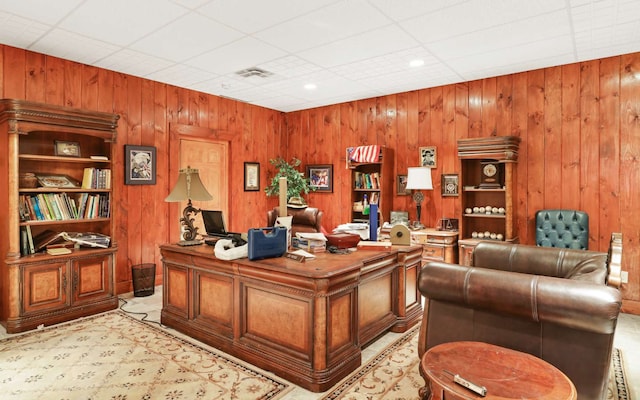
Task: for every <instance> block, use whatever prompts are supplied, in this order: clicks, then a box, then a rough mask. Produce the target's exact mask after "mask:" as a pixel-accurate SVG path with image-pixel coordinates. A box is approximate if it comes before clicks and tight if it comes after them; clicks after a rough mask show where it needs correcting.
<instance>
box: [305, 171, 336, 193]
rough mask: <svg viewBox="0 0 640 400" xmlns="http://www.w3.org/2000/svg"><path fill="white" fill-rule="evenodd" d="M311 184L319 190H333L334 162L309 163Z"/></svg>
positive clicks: (308, 173)
mask: <svg viewBox="0 0 640 400" xmlns="http://www.w3.org/2000/svg"><path fill="white" fill-rule="evenodd" d="M306 172H307V177H308V179H309V186H310V187H311V188H312V189H314V190H315V191H317V192H333V164H311V165H307V171H306Z"/></svg>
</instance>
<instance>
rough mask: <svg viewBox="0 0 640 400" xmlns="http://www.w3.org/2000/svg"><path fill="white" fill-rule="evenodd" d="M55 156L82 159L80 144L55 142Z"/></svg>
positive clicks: (62, 141)
mask: <svg viewBox="0 0 640 400" xmlns="http://www.w3.org/2000/svg"><path fill="white" fill-rule="evenodd" d="M53 154H55V155H56V156H61V157H80V143H78V142H68V141H65V140H56V141H54V146H53Z"/></svg>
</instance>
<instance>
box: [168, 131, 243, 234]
mask: <svg viewBox="0 0 640 400" xmlns="http://www.w3.org/2000/svg"><path fill="white" fill-rule="evenodd" d="M234 138H235V136H234V135H232V134H231V133H229V132H227V131H220V130H217V129H211V128H204V127H200V126H193V125H184V124H177V123H169V179H168V182H169V187H168V188H167V195H169V193H170V192H171V190H172V189H173V186H174V185H175V184H176V181H177V180H178V174H179V173H180V159H179V154H180V152H179V150H180V141H181V140H199V141H208V142H227V146H228V149H229V151H228V152H229V153H228V157H227V171H229V179H228V180H227V186H228V187H227V204H229V205H230V204H231V198H230V196H231V182H232V176H231V165H232V163H231V159H232V155H233V146H232V144H233V139H234ZM173 154H175V155H176V156H173V157H172V156H171V155H173ZM168 204H169V221H168V226H169V232H168V233H169V242H171V243H173V242H176V241H178V240H180V237H179V233H178V232H180V218H182V215H181V214H182V210H181V208H180V207H179V204H178V203H168ZM227 220H228V222H229V225H231V221H232V220H233V207H231V206H229V210H228V213H227Z"/></svg>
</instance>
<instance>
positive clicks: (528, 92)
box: [286, 53, 640, 312]
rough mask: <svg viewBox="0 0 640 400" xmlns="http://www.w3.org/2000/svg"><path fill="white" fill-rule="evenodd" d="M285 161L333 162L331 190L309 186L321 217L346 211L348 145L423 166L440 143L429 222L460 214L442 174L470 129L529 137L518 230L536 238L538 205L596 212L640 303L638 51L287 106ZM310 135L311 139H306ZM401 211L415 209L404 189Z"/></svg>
mask: <svg viewBox="0 0 640 400" xmlns="http://www.w3.org/2000/svg"><path fill="white" fill-rule="evenodd" d="M286 127H287V140H288V146H287V149H288V154H287V156H288V157H289V158H291V157H297V158H299V159H301V160H303V164H309V163H311V164H326V163H333V164H334V175H335V176H334V192H333V193H332V194H326V193H312V194H310V195H309V196H308V197H309V203H310V204H313V205H314V206H318V207H320V208H322V209H324V210H325V211H326V212H325V226H326V227H327V228H332V227H334V226H336V225H338V224H340V223H344V222H346V221H348V219H349V208H350V196H349V192H350V182H349V179H350V177H349V176H350V175H349V171H348V170H346V169H345V154H344V152H345V148H346V147H348V146H356V145H365V144H381V145H385V146H388V147H391V148H394V149H395V150H396V152H395V154H396V157H395V164H396V165H395V171H396V175H397V174H406V171H407V167H409V166H417V165H419V158H418V153H419V147H421V146H436V148H437V168H436V169H435V170H434V171H433V176H432V177H433V181H434V190H433V191H431V192H427V193H426V198H427V203H426V204H423V211H422V222H423V223H425V224H427V225H428V226H434V225H435V224H436V223H437V220H438V219H439V218H442V217H457V218H459V217H460V215H461V204H460V198H459V197H442V196H441V195H440V179H441V174H443V173H446V174H449V173H457V174H459V173H460V162H459V160H458V157H457V148H456V142H457V140H458V139H461V138H467V137H487V136H495V135H499V136H506V135H514V136H519V137H520V138H521V139H522V143H521V146H520V157H519V163H518V166H517V214H516V221H517V231H518V233H519V238H520V242H521V243H528V244H533V243H535V227H534V215H535V212H536V211H537V210H539V209H542V208H569V209H580V210H584V211H586V212H588V213H589V217H590V240H589V247H590V249H595V250H601V251H606V250H607V248H608V242H609V239H610V235H611V233H612V232H622V233H623V237H624V253H623V269H624V270H626V271H628V272H629V283H628V284H625V285H624V286H623V289H622V292H623V296H624V298H625V307H626V308H627V309H629V308H635V310H636V311H637V312H640V302H639V300H640V267H639V261H640V247H639V246H638V242H639V239H640V238H639V234H640V190H639V189H638V188H639V187H640V54H638V53H635V54H629V55H623V56H618V57H611V58H606V59H601V60H594V61H589V62H583V63H576V64H570V65H565V66H558V67H552V68H545V69H540V70H535V71H528V72H523V73H518V74H512V75H505V76H500V77H495V78H488V79H482V80H477V81H472V82H464V83H459V84H452V85H447V86H442V87H435V88H430V89H424V90H418V91H412V92H406V93H399V94H394V95H388V96H384V97H378V98H371V99H365V100H359V101H353V102H349V103H344V104H339V105H331V106H327V107H320V108H315V109H309V110H303V111H298V112H291V113H287V114H286ZM309 144H312V145H311V146H309ZM393 190H394V194H396V195H395V197H394V204H393V205H394V207H393V209H395V210H407V211H409V214H410V218H411V219H415V213H416V211H415V210H416V208H415V204H414V203H413V202H412V200H411V198H410V197H409V196H397V193H395V191H396V188H395V187H394V188H393Z"/></svg>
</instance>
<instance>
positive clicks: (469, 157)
mask: <svg viewBox="0 0 640 400" xmlns="http://www.w3.org/2000/svg"><path fill="white" fill-rule="evenodd" d="M519 145H520V138H519V137H516V136H492V137H487V138H471V139H460V140H458V157H459V158H460V162H461V167H462V168H461V171H462V174H461V183H460V187H461V195H462V219H461V221H460V240H459V241H458V247H459V251H460V257H459V258H460V263H461V264H464V265H470V264H471V261H472V256H473V250H474V249H475V246H476V245H477V244H478V243H479V242H480V241H482V240H501V241H506V242H511V243H514V242H517V240H518V235H517V232H516V225H515V222H514V216H515V215H516V212H515V207H516V202H515V190H516V174H515V168H516V166H517V163H518V147H519ZM487 234H489V235H488V237H486V236H487Z"/></svg>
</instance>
